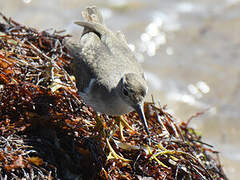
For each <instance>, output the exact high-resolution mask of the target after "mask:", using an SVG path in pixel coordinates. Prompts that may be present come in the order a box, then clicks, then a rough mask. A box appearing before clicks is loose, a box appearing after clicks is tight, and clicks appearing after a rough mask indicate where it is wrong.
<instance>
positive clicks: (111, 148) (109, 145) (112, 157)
mask: <svg viewBox="0 0 240 180" xmlns="http://www.w3.org/2000/svg"><path fill="white" fill-rule="evenodd" d="M106 142H107V147H108V149H109V151H110V152H109V155H108V157H107V159H108V160H109V159H119V160H121V161H123V162H130V161H131V160H130V159H126V158H124V157H122V156H120V155H118V154H117V153H116V152H115V150H114V149H113V147H112V146H111V144H110V142H109V139H108V138H106Z"/></svg>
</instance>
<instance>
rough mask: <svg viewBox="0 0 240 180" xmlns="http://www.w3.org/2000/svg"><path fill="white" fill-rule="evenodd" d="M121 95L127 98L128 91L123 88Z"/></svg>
mask: <svg viewBox="0 0 240 180" xmlns="http://www.w3.org/2000/svg"><path fill="white" fill-rule="evenodd" d="M123 94H124V95H125V96H128V91H127V90H126V89H125V88H124V89H123Z"/></svg>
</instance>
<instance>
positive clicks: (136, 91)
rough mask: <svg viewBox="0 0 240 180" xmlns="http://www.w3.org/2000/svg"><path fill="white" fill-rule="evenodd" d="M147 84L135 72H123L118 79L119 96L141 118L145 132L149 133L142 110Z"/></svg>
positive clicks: (142, 77) (141, 76)
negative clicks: (119, 79)
mask: <svg viewBox="0 0 240 180" xmlns="http://www.w3.org/2000/svg"><path fill="white" fill-rule="evenodd" d="M147 90H148V86H147V83H146V80H145V78H144V76H143V75H138V74H135V73H128V74H125V75H124V76H123V77H122V79H121V81H120V92H119V93H120V97H121V98H122V99H123V101H124V102H125V103H126V104H128V105H129V106H131V107H132V108H133V109H134V110H136V112H137V113H138V115H139V117H140V118H141V120H142V122H143V124H144V127H145V130H146V132H147V133H148V134H149V130H148V127H147V122H146V118H145V115H144V110H143V101H144V99H145V96H146V94H147Z"/></svg>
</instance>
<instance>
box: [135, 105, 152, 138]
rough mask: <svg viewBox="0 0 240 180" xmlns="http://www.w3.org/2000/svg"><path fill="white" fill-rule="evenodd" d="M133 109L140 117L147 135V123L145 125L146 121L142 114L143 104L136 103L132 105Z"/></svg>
mask: <svg viewBox="0 0 240 180" xmlns="http://www.w3.org/2000/svg"><path fill="white" fill-rule="evenodd" d="M134 109H135V110H136V112H137V113H138V115H139V117H140V118H141V120H142V122H143V125H144V128H145V131H146V132H147V134H148V135H149V134H150V132H149V129H148V125H147V121H146V118H145V115H144V110H143V104H138V105H136V106H135V107H134Z"/></svg>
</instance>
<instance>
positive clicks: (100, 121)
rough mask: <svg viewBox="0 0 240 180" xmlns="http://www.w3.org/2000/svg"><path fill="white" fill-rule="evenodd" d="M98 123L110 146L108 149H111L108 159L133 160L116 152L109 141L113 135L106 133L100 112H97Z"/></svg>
mask: <svg viewBox="0 0 240 180" xmlns="http://www.w3.org/2000/svg"><path fill="white" fill-rule="evenodd" d="M96 123H97V124H96V126H97V128H98V129H99V130H100V132H101V136H103V137H104V138H105V141H106V144H107V147H108V149H109V151H110V152H109V155H108V157H107V158H108V159H112V158H115V159H120V160H122V161H124V162H129V161H131V160H129V159H126V158H124V157H122V156H120V155H118V154H117V153H116V152H115V150H114V149H113V147H112V146H111V144H110V142H109V140H110V139H111V137H107V134H106V132H105V128H104V123H103V121H102V119H101V116H100V114H99V113H97V117H96Z"/></svg>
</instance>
